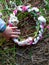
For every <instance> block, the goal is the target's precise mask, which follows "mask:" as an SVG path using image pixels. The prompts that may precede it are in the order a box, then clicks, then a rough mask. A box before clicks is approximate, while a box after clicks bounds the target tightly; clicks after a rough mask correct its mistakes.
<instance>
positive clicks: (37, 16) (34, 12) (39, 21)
mask: <svg viewBox="0 0 49 65" xmlns="http://www.w3.org/2000/svg"><path fill="white" fill-rule="evenodd" d="M18 11H21V12H24V13H25V12H26V11H27V12H29V13H30V14H31V15H32V16H33V17H34V19H35V21H36V29H37V27H38V25H39V30H38V33H37V35H36V36H35V38H34V39H33V37H28V38H27V39H25V40H23V41H19V39H18V38H17V39H16V38H13V41H14V42H15V43H17V44H18V45H19V46H23V45H32V44H36V43H37V42H38V41H39V40H40V39H41V38H42V34H43V32H44V26H45V24H46V19H45V18H44V17H43V16H42V15H41V14H40V12H39V9H38V8H37V7H33V8H32V7H31V6H30V5H28V6H25V5H21V6H17V8H16V9H15V10H14V11H13V14H11V15H10V18H9V26H13V22H14V21H16V24H18V23H19V20H18V18H17V17H16V16H15V14H17V12H18Z"/></svg>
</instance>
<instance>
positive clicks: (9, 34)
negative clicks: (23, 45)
mask: <svg viewBox="0 0 49 65" xmlns="http://www.w3.org/2000/svg"><path fill="white" fill-rule="evenodd" d="M19 34H20V30H18V29H17V27H8V26H7V27H6V30H5V31H4V32H3V36H4V37H5V38H6V39H7V40H9V39H10V38H18V37H19Z"/></svg>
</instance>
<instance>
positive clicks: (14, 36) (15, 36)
mask: <svg viewBox="0 0 49 65" xmlns="http://www.w3.org/2000/svg"><path fill="white" fill-rule="evenodd" d="M11 37H12V38H18V37H19V36H18V35H11Z"/></svg>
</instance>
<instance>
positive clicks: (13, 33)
mask: <svg viewBox="0 0 49 65" xmlns="http://www.w3.org/2000/svg"><path fill="white" fill-rule="evenodd" d="M10 34H11V35H17V34H20V32H11V33H10Z"/></svg>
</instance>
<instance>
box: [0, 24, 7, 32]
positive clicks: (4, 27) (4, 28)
mask: <svg viewBox="0 0 49 65" xmlns="http://www.w3.org/2000/svg"><path fill="white" fill-rule="evenodd" d="M5 30H6V25H4V26H3V27H2V28H1V30H0V32H1V33H3V32H4V31H5Z"/></svg>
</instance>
